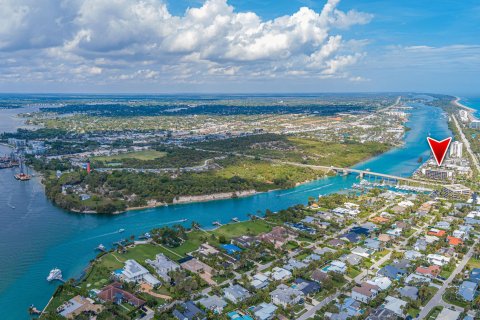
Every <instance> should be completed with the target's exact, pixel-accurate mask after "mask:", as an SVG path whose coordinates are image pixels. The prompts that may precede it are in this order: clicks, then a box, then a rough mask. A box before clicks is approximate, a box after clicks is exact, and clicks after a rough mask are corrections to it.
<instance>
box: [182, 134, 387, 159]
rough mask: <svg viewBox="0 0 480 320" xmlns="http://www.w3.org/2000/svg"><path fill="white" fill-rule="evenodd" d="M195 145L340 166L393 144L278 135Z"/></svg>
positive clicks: (194, 145)
mask: <svg viewBox="0 0 480 320" xmlns="http://www.w3.org/2000/svg"><path fill="white" fill-rule="evenodd" d="M192 146H193V147H195V148H199V149H202V150H215V151H222V152H233V153H244V154H247V155H251V156H256V157H261V158H269V159H277V160H282V161H289V162H297V163H304V164H312V165H325V166H331V165H333V166H339V167H349V166H352V165H354V164H355V163H358V162H360V161H362V160H366V159H368V158H370V157H373V156H375V155H378V154H381V153H383V152H385V151H387V150H388V149H389V148H390V147H391V146H389V145H387V144H383V143H377V142H367V143H358V142H348V141H347V142H346V143H332V142H324V141H319V140H313V139H305V138H300V137H296V136H285V135H278V134H262V135H253V136H246V137H240V138H232V139H226V140H218V141H209V142H201V143H195V144H193V145H192Z"/></svg>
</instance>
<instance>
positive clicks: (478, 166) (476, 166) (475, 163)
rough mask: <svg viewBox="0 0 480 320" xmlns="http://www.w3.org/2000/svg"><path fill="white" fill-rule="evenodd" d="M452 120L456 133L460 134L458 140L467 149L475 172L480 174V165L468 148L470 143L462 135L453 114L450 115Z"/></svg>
mask: <svg viewBox="0 0 480 320" xmlns="http://www.w3.org/2000/svg"><path fill="white" fill-rule="evenodd" d="M452 119H453V122H454V123H455V126H456V127H457V130H458V132H460V138H461V139H462V141H463V144H464V145H465V148H466V149H467V151H468V153H470V156H471V157H472V160H473V164H474V165H475V168H476V169H477V172H478V173H480V164H479V163H478V159H477V157H476V156H475V154H474V153H473V151H472V148H471V147H470V142H469V141H468V139H467V138H466V137H465V135H464V134H463V131H462V127H461V126H460V124H459V123H458V121H457V118H456V117H455V116H454V115H453V114H452Z"/></svg>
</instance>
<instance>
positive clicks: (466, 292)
mask: <svg viewBox="0 0 480 320" xmlns="http://www.w3.org/2000/svg"><path fill="white" fill-rule="evenodd" d="M477 289H478V283H476V282H472V281H463V282H462V284H461V285H460V286H459V287H458V295H459V296H461V297H462V298H463V299H464V300H465V301H473V300H474V299H475V294H476V292H477Z"/></svg>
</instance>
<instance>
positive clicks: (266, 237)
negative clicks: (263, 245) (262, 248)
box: [257, 226, 293, 249]
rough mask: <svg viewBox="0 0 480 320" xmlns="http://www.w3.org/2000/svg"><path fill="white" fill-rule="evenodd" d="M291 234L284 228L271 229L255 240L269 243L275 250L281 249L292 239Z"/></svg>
mask: <svg viewBox="0 0 480 320" xmlns="http://www.w3.org/2000/svg"><path fill="white" fill-rule="evenodd" d="M292 235H293V233H292V232H291V231H288V230H287V229H286V228H284V227H280V226H276V227H273V229H272V231H270V232H268V233H263V234H260V235H259V236H258V237H257V239H258V240H259V241H263V242H267V243H271V244H273V245H274V246H275V248H276V249H279V248H281V247H282V246H283V245H284V244H285V243H287V242H288V240H290V239H291V238H292Z"/></svg>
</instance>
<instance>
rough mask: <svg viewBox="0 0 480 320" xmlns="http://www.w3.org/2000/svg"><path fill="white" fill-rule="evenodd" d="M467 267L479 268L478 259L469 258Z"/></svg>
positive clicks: (479, 262) (479, 261)
mask: <svg viewBox="0 0 480 320" xmlns="http://www.w3.org/2000/svg"><path fill="white" fill-rule="evenodd" d="M467 265H468V266H469V267H470V268H471V269H474V268H480V260H479V259H475V258H471V259H470V260H468V263H467Z"/></svg>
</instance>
